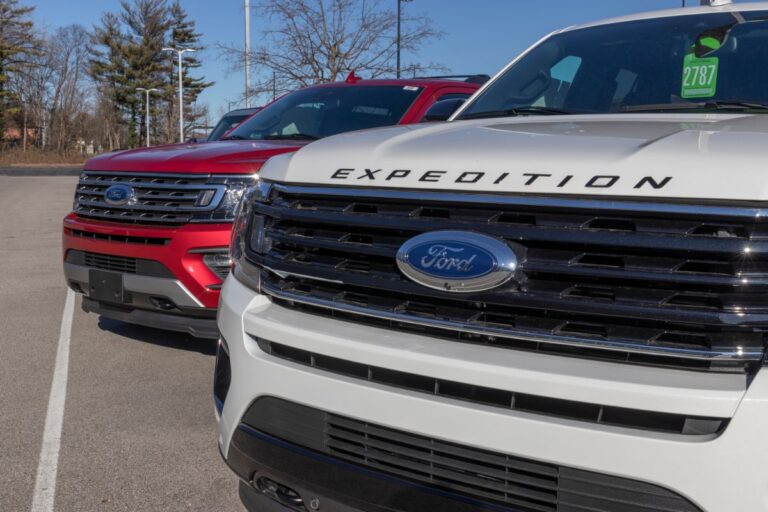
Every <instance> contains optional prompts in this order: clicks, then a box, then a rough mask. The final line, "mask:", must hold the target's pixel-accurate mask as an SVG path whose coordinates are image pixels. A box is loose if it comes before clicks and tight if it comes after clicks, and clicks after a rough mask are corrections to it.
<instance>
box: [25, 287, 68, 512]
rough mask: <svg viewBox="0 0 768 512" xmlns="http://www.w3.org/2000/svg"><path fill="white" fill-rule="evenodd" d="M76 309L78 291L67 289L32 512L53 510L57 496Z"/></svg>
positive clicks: (50, 511)
mask: <svg viewBox="0 0 768 512" xmlns="http://www.w3.org/2000/svg"><path fill="white" fill-rule="evenodd" d="M74 313H75V293H74V292H73V291H72V290H70V289H67V299H66V300H65V302H64V315H63V316H62V318H61V330H60V331H59V347H58V349H57V351H56V366H55V367H54V370H53V381H52V382H51V394H50V395H49V397H48V412H47V413H46V415H45V429H44V430H43V444H42V446H41V448H40V459H39V460H38V463H37V477H36V478H35V492H34V494H33V495H32V508H31V512H53V502H54V499H55V498H56V474H57V472H58V469H59V450H60V448H61V428H62V425H63V423H64V402H65V401H66V398H67V374H68V372H69V340H70V338H71V336H72V317H73V316H74Z"/></svg>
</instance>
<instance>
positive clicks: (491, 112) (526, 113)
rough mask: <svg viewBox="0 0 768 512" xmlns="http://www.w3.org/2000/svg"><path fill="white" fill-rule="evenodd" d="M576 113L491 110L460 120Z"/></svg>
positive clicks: (551, 109)
mask: <svg viewBox="0 0 768 512" xmlns="http://www.w3.org/2000/svg"><path fill="white" fill-rule="evenodd" d="M573 114H575V112H573V111H571V110H564V109H561V108H554V107H535V106H530V107H515V108H508V109H505V110H489V111H487V112H470V113H469V114H463V115H462V116H461V117H459V119H482V118H485V117H517V116H532V115H541V116H560V115H573Z"/></svg>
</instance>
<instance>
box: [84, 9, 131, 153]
mask: <svg viewBox="0 0 768 512" xmlns="http://www.w3.org/2000/svg"><path fill="white" fill-rule="evenodd" d="M91 40H92V44H91V61H90V69H89V74H90V75H91V78H92V79H93V81H94V82H96V83H97V84H98V88H99V94H100V95H101V96H102V97H103V98H105V99H106V100H107V102H108V103H109V105H110V106H111V109H112V113H113V116H111V117H112V120H113V123H111V126H109V128H108V130H107V138H108V140H109V149H116V148H119V147H121V146H122V137H121V135H122V133H121V132H122V130H121V129H120V128H121V127H120V124H122V123H121V121H122V120H123V117H124V116H123V114H124V112H125V107H126V104H127V100H128V99H129V98H130V97H132V96H133V94H132V91H131V84H130V82H129V79H128V68H129V63H128V56H127V46H128V42H127V39H126V35H125V34H124V33H123V31H122V28H121V25H120V20H119V18H118V17H117V16H116V15H115V14H113V13H105V14H104V15H102V17H101V24H100V25H99V26H97V27H95V28H94V30H93V35H92V37H91Z"/></svg>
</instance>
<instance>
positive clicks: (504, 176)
mask: <svg viewBox="0 0 768 512" xmlns="http://www.w3.org/2000/svg"><path fill="white" fill-rule="evenodd" d="M405 178H410V179H411V180H413V179H416V180H417V181H419V182H421V183H443V182H453V183H464V184H476V183H482V184H493V185H499V184H502V183H511V182H516V183H519V184H521V185H523V186H525V187H533V186H535V185H543V184H555V185H556V186H557V188H563V187H566V186H578V185H579V184H581V185H582V186H583V187H584V188H592V189H595V188H600V189H607V188H611V187H613V186H614V185H616V184H617V183H618V182H619V181H621V179H622V177H621V176H617V175H596V176H591V177H589V178H587V179H586V180H583V181H582V179H578V180H574V178H575V175H572V174H565V175H554V174H546V173H522V174H513V173H509V172H500V173H488V172H478V171H467V172H463V173H461V174H459V175H458V176H456V173H449V172H448V171H412V170H410V169H395V170H393V171H384V170H383V169H338V170H337V171H336V172H334V173H333V174H332V175H331V179H333V180H364V181H393V180H401V179H405ZM670 181H672V176H664V177H656V176H644V177H642V178H640V179H638V180H637V181H636V182H635V183H634V188H635V189H641V188H652V189H656V190H660V189H662V188H664V187H666V186H667V185H668V184H669V182H670Z"/></svg>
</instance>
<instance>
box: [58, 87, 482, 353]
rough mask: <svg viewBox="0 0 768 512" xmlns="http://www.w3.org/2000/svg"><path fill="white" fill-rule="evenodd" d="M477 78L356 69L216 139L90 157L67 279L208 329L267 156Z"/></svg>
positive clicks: (111, 310)
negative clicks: (236, 231) (243, 205)
mask: <svg viewBox="0 0 768 512" xmlns="http://www.w3.org/2000/svg"><path fill="white" fill-rule="evenodd" d="M478 82H482V79H478V77H471V78H470V79H468V80H458V79H418V80H417V79H414V80H357V79H354V78H352V79H348V80H347V81H346V82H343V83H332V84H324V85H318V86H313V87H309V88H306V89H302V90H299V91H295V92H293V93H290V94H287V95H285V96H283V97H282V98H280V99H278V100H277V101H275V102H273V103H271V104H270V105H268V106H267V107H265V108H264V109H263V110H261V111H260V112H258V113H257V114H256V115H254V116H252V117H251V118H249V119H248V120H247V121H245V122H244V123H243V124H242V125H240V126H239V127H237V128H236V129H235V130H233V131H232V132H231V133H229V134H228V135H227V136H226V137H225V138H224V140H221V141H216V142H209V143H204V144H174V145H167V146H159V147H155V148H146V149H135V150H128V151H121V152H116V153H109V154H105V155H101V156H98V157H96V158H93V159H91V160H89V161H88V162H87V163H86V164H85V168H84V169H83V172H82V174H81V175H80V181H79V184H78V185H77V189H76V191H75V201H74V207H73V210H72V212H71V213H70V214H69V215H67V217H66V218H65V219H64V233H63V250H64V274H65V277H66V280H67V283H68V285H69V286H70V287H71V288H73V289H74V290H75V291H76V292H79V293H81V294H83V295H84V297H83V302H82V307H83V310H85V311H88V312H93V313H97V314H99V315H103V316H105V317H108V318H113V319H116V320H121V321H125V322H129V323H135V324H141V325H146V326H151V327H157V328H163V329H169V330H174V331H181V332H186V333H189V334H191V335H193V336H196V337H201V338H215V337H217V335H218V333H217V330H216V323H215V317H216V307H217V305H218V301H219V289H220V288H221V285H222V283H223V281H224V278H225V277H226V275H227V273H228V272H229V267H230V260H229V255H228V252H227V247H228V244H229V237H230V230H231V224H232V220H233V215H234V210H235V206H236V205H237V203H238V200H239V199H240V196H241V195H242V193H243V191H244V190H245V188H246V187H248V186H249V185H250V184H251V183H252V182H253V180H254V177H255V173H256V172H258V170H259V169H260V168H261V166H262V165H263V163H264V162H265V161H266V160H267V159H269V158H270V157H272V156H275V155H278V154H281V153H287V152H291V151H296V150H298V149H299V148H301V147H302V146H303V145H305V144H308V143H309V142H311V141H312V140H315V139H318V138H322V137H327V136H330V135H335V134H338V133H343V132H348V131H352V130H360V129H366V128H376V127H382V126H390V125H395V124H407V123H416V122H419V121H421V120H422V119H423V118H424V116H425V114H426V113H427V110H428V109H429V108H430V107H431V106H432V105H433V104H434V103H435V102H437V101H439V100H447V99H451V100H454V102H456V101H458V100H460V99H461V98H467V97H469V96H470V95H471V94H473V93H474V92H475V91H476V90H477V89H478V88H479V87H480V85H479V83H478ZM450 103H452V102H448V101H446V102H442V103H441V105H446V104H450ZM437 110H440V109H439V108H437Z"/></svg>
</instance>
